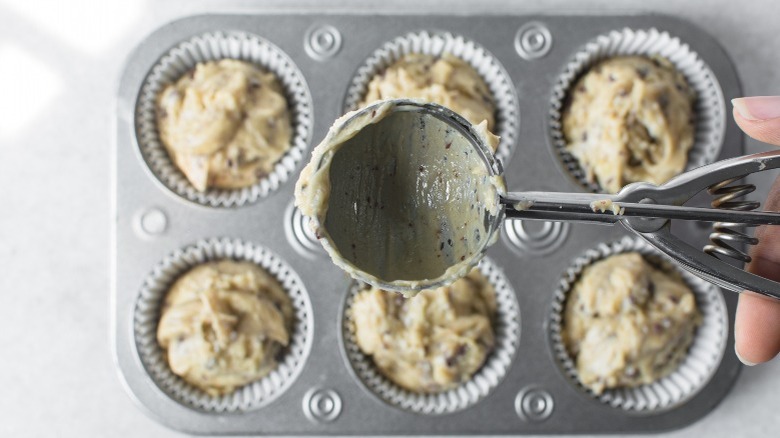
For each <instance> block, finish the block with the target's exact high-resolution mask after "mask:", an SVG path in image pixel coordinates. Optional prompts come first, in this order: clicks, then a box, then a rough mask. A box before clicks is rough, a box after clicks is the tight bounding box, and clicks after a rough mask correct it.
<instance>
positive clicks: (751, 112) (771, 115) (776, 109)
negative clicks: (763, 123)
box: [731, 96, 780, 120]
mask: <svg viewBox="0 0 780 438" xmlns="http://www.w3.org/2000/svg"><path fill="white" fill-rule="evenodd" d="M731 104H732V105H734V108H736V109H737V112H738V113H739V115H740V116H742V117H743V118H745V119H748V120H769V119H776V118H779V117H780V96H754V97H738V98H736V99H731Z"/></svg>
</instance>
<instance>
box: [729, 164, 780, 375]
mask: <svg viewBox="0 0 780 438" xmlns="http://www.w3.org/2000/svg"><path fill="white" fill-rule="evenodd" d="M764 209H765V210H766V211H780V178H778V179H777V180H775V183H774V185H773V186H772V188H771V189H770V190H769V197H768V198H767V200H766V203H765V204H764ZM756 237H757V238H758V245H756V246H754V247H753V248H752V249H751V251H750V255H751V257H752V258H753V261H752V262H750V263H749V264H748V266H747V270H748V271H750V272H752V273H754V274H756V275H760V276H762V277H765V278H768V279H770V280H774V281H780V228H778V227H775V226H760V227H758V228H757V229H756ZM734 340H735V342H736V343H735V345H734V349H735V351H736V353H737V357H739V359H740V360H741V361H742V362H743V363H745V364H746V365H753V364H757V363H761V362H766V361H768V360H770V359H772V358H773V357H775V356H776V355H777V353H778V352H780V302H778V301H775V300H772V299H770V298H766V297H764V296H761V295H757V294H751V293H747V292H746V293H742V294H740V296H739V305H738V306H737V315H736V319H735V321H734Z"/></svg>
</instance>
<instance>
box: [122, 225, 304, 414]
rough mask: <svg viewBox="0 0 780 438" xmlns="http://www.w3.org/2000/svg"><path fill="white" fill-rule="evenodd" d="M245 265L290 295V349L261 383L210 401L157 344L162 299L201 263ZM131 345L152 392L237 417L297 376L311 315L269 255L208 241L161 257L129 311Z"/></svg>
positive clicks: (292, 280) (291, 275) (296, 286)
mask: <svg viewBox="0 0 780 438" xmlns="http://www.w3.org/2000/svg"><path fill="white" fill-rule="evenodd" d="M225 259H230V260H236V261H248V262H252V263H255V264H257V265H258V266H260V267H261V268H263V269H264V270H266V271H267V272H268V273H270V274H271V275H272V276H273V277H274V278H276V280H278V281H279V284H281V285H282V288H283V289H284V290H285V292H286V293H287V294H288V295H289V297H290V301H291V302H292V305H293V311H294V321H293V329H292V331H291V333H290V344H289V345H288V346H287V347H284V348H283V349H282V353H281V358H280V359H279V361H278V363H277V365H276V368H274V369H273V371H271V372H270V373H269V374H268V375H267V376H265V377H263V378H262V379H260V380H257V381H255V382H252V383H249V384H247V385H245V386H243V387H240V388H238V389H236V390H235V391H233V392H231V393H229V394H225V395H222V396H211V395H209V394H207V393H206V392H204V391H203V390H201V389H199V388H197V387H195V386H193V385H191V384H190V383H188V382H186V381H185V380H184V379H182V378H180V377H179V376H177V375H175V374H174V373H173V372H172V371H171V369H170V367H169V365H168V362H167V361H166V359H165V355H164V351H163V349H162V348H161V347H160V345H159V344H158V342H157V326H158V323H159V320H160V313H161V307H162V304H163V302H164V299H165V296H166V294H167V293H168V290H169V289H170V287H171V286H172V285H173V283H174V282H175V281H176V280H177V279H178V277H179V276H181V275H182V274H184V273H186V272H187V271H189V270H190V269H191V268H193V267H195V266H197V265H200V264H202V263H206V262H210V261H217V260H225ZM133 318H134V321H133V322H134V324H133V327H134V332H135V343H136V347H137V350H138V354H139V356H140V359H141V362H142V363H143V365H144V367H145V368H146V370H147V371H148V373H149V375H150V376H151V378H152V380H154V382H155V383H156V384H157V386H158V387H159V388H160V389H161V390H162V391H163V392H165V393H166V394H167V395H168V396H170V397H171V398H173V399H174V400H176V401H178V402H180V403H182V404H184V405H187V406H190V407H192V408H195V409H198V410H202V411H206V412H242V411H248V410H252V409H256V408H260V407H262V406H265V405H267V404H268V403H270V402H272V401H273V400H274V399H275V398H276V397H278V396H279V395H280V394H282V393H283V392H284V391H285V390H286V389H287V388H289V387H290V385H291V384H292V382H293V381H294V380H295V378H296V377H297V376H298V374H299V373H300V371H301V369H302V368H303V364H304V362H305V360H306V356H307V355H308V354H309V351H310V350H311V343H312V309H311V304H310V302H309V296H308V294H307V292H306V288H305V287H304V285H303V283H302V281H301V279H300V277H299V276H298V274H296V273H295V272H294V271H293V270H292V268H291V267H290V266H289V265H288V264H287V263H286V262H285V261H284V260H282V259H280V258H279V257H278V256H277V255H276V254H274V253H272V252H271V251H269V250H267V249H265V248H263V247H261V246H258V245H254V244H252V243H249V242H243V241H241V240H237V239H228V238H220V239H208V240H201V241H198V242H197V243H195V244H194V245H191V246H187V247H185V248H182V249H179V250H176V251H174V252H173V253H171V254H170V255H168V256H167V257H165V258H164V259H163V260H162V261H160V263H158V264H157V265H156V266H155V267H154V268H153V269H152V271H151V272H150V273H149V275H148V276H147V277H146V279H145V281H144V283H143V286H142V287H141V291H140V294H139V296H138V301H137V303H136V307H135V311H134V315H133Z"/></svg>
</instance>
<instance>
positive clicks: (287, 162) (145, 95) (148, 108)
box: [135, 32, 313, 207]
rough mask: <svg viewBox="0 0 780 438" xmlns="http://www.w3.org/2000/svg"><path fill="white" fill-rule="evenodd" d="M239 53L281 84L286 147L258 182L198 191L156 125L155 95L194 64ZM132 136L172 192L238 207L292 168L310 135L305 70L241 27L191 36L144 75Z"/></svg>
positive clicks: (286, 175) (272, 186)
mask: <svg viewBox="0 0 780 438" xmlns="http://www.w3.org/2000/svg"><path fill="white" fill-rule="evenodd" d="M221 59H239V60H243V61H247V62H251V63H253V64H256V65H258V66H259V67H262V68H263V69H265V70H267V71H269V72H271V73H273V74H274V75H276V77H277V79H278V80H279V82H280V83H281V85H282V88H283V89H284V94H285V97H286V99H287V105H288V108H289V110H290V119H291V120H290V122H291V123H292V128H293V137H292V139H291V145H290V149H288V150H287V152H286V153H285V154H284V155H283V156H282V158H281V159H280V160H279V161H278V162H277V163H276V165H275V166H274V169H273V171H271V173H270V174H269V175H268V176H267V177H265V178H262V179H261V180H260V181H258V182H257V183H256V184H254V185H252V186H248V187H243V188H240V189H219V188H209V189H207V190H206V191H204V192H199V191H198V190H196V189H195V187H193V186H192V184H190V182H189V181H188V180H187V178H186V177H185V176H184V174H183V173H182V172H181V171H180V170H179V168H178V167H177V166H176V164H175V163H174V162H173V161H172V160H171V158H170V156H169V155H168V152H167V151H166V149H165V146H164V145H163V144H162V142H161V140H160V136H159V131H158V128H157V117H156V112H157V110H156V99H157V95H158V94H159V93H160V92H161V91H162V90H163V89H164V88H165V87H166V86H167V85H168V84H171V83H174V82H176V81H177V80H178V79H179V78H181V77H182V76H183V75H184V74H186V73H187V72H189V71H191V70H192V69H194V68H195V66H196V64H198V63H201V62H208V61H217V60H221ZM135 120H136V136H137V139H138V145H139V147H140V149H141V155H142V156H143V158H144V161H145V162H146V164H147V165H148V167H149V169H150V170H151V172H152V173H153V174H154V176H155V177H156V178H157V179H158V180H159V181H160V182H161V183H162V184H163V185H164V186H165V187H167V188H168V189H170V190H171V191H172V192H174V193H175V194H177V195H179V196H181V197H182V198H184V199H187V200H189V201H192V202H197V203H198V204H202V205H205V206H208V207H238V206H242V205H245V204H248V203H252V202H256V201H257V200H258V199H261V198H263V197H265V196H267V195H268V194H269V193H271V192H273V191H274V190H276V189H278V188H279V186H280V185H281V184H282V183H284V182H286V181H287V180H288V179H289V178H290V175H291V174H292V173H293V172H294V171H295V170H296V168H297V167H298V165H299V164H300V162H301V160H302V158H303V157H304V156H305V152H306V150H307V148H308V145H309V142H310V140H311V132H312V126H313V122H312V99H311V94H310V93H309V87H308V85H306V81H305V79H304V78H303V74H302V73H301V71H300V70H299V69H298V67H296V66H295V64H294V63H293V61H292V59H290V57H289V56H287V55H286V54H285V53H284V52H282V51H281V49H279V48H278V47H276V46H275V45H273V44H271V43H270V42H268V41H266V40H264V39H262V38H260V37H258V36H255V35H251V34H248V33H244V32H214V33H206V34H202V35H198V36H195V37H193V38H191V39H189V40H187V41H184V42H182V43H181V44H179V45H177V46H176V47H174V48H172V49H171V50H169V51H168V52H167V53H166V54H165V55H164V56H163V57H162V58H160V60H159V61H158V62H157V63H156V64H155V65H154V67H152V70H151V72H150V73H149V75H148V76H147V77H146V80H145V81H144V85H143V87H142V88H141V93H140V95H139V97H138V102H137V105H136V119H135Z"/></svg>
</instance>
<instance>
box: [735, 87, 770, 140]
mask: <svg viewBox="0 0 780 438" xmlns="http://www.w3.org/2000/svg"><path fill="white" fill-rule="evenodd" d="M731 103H732V104H733V105H734V120H736V121H737V125H739V127H740V128H742V130H743V131H745V133H747V135H749V136H751V137H753V138H755V139H756V140H758V141H762V142H764V143H769V144H773V145H775V146H780V96H755V97H740V98H737V99H732V100H731Z"/></svg>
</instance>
